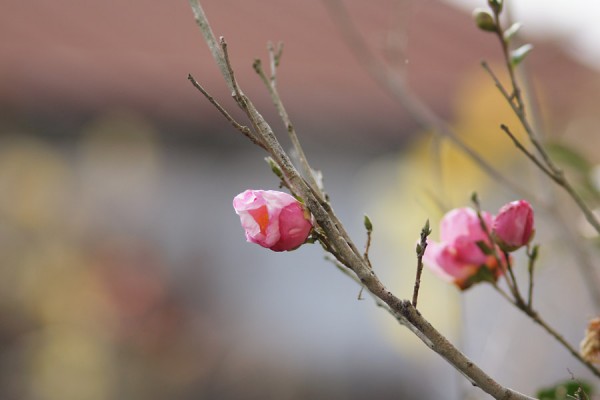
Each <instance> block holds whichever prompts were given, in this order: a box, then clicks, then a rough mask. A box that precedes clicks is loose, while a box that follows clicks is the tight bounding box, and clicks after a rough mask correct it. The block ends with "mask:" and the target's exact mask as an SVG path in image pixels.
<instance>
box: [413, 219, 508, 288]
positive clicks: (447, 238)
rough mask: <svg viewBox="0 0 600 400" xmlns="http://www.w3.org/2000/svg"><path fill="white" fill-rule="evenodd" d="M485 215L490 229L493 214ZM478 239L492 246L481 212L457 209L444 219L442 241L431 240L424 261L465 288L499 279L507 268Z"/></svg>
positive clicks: (438, 273)
mask: <svg viewBox="0 0 600 400" xmlns="http://www.w3.org/2000/svg"><path fill="white" fill-rule="evenodd" d="M481 216H482V219H483V220H484V222H485V224H486V226H487V227H488V229H489V227H490V226H491V225H492V223H493V217H492V216H491V215H490V214H489V213H486V212H483V213H482V214H481ZM477 242H483V243H484V244H485V245H486V246H487V247H489V248H492V245H491V243H490V240H489V238H488V237H487V234H486V233H485V231H484V230H483V229H482V228H481V222H480V220H479V217H478V216H477V212H475V210H473V209H471V208H457V209H454V210H452V211H450V212H448V213H447V214H446V215H445V216H444V217H443V218H442V221H441V223H440V242H439V243H436V242H433V241H428V243H427V249H426V250H425V255H424V257H423V260H424V261H425V263H426V264H427V266H428V267H429V268H430V269H431V271H432V272H433V273H435V274H436V275H438V276H439V277H441V278H442V279H445V280H447V281H449V282H452V283H454V284H455V285H456V286H458V287H459V288H460V289H461V290H464V289H467V288H468V287H469V286H471V285H472V284H474V283H476V282H479V281H481V280H485V279H488V280H489V279H494V280H495V279H497V278H498V277H499V276H500V275H502V273H503V272H504V268H498V265H497V262H496V259H495V257H494V256H493V255H489V254H485V253H484V252H483V251H482V250H481V248H480V247H479V245H478V244H477Z"/></svg>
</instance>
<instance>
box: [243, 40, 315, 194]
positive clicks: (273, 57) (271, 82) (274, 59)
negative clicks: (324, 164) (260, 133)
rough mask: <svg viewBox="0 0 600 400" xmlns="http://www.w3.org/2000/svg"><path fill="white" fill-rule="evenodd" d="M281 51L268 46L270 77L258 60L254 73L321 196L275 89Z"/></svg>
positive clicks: (254, 65)
mask: <svg viewBox="0 0 600 400" xmlns="http://www.w3.org/2000/svg"><path fill="white" fill-rule="evenodd" d="M281 51H282V49H281V47H280V49H279V51H278V53H275V52H274V50H273V48H272V45H271V46H269V59H270V64H271V77H270V78H267V76H266V74H265V72H264V70H263V68H262V63H261V61H260V60H255V61H254V64H253V67H254V70H255V71H256V73H257V74H258V76H260V78H261V80H262V81H263V82H264V84H265V86H266V87H267V89H268V90H269V94H270V95H271V100H272V101H273V104H274V105H275V108H276V109H277V112H278V113H279V117H280V118H281V120H282V121H283V124H284V125H285V127H286V129H287V132H288V135H289V137H290V140H291V141H292V145H293V146H294V149H295V150H296V154H298V159H299V161H300V168H301V170H302V172H303V175H304V177H305V178H306V179H307V181H308V183H309V185H310V186H311V187H312V188H313V190H314V191H315V192H316V193H317V194H319V196H320V197H323V194H322V193H321V189H320V188H319V185H317V181H316V180H315V177H314V174H313V172H312V169H311V167H310V165H309V164H308V159H307V158H306V155H305V154H304V149H303V148H302V146H301V145H300V141H299V140H298V136H297V135H296V130H295V129H294V125H293V124H292V121H291V119H290V117H289V115H288V113H287V111H286V109H285V106H284V105H283V101H282V100H281V96H280V95H279V91H278V90H277V79H276V74H277V66H278V65H279V60H280V58H281Z"/></svg>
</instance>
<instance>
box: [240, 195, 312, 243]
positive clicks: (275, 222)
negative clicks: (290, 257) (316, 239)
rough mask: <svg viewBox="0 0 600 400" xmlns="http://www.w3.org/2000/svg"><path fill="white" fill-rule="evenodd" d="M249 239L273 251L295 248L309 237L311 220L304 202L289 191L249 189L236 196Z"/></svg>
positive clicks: (243, 225) (247, 238)
mask: <svg viewBox="0 0 600 400" xmlns="http://www.w3.org/2000/svg"><path fill="white" fill-rule="evenodd" d="M233 208H234V209H235V212H236V214H238V215H239V216H240V219H241V222H242V227H243V228H244V230H245V231H246V240H247V241H249V242H252V243H256V244H259V245H261V246H262V247H266V248H269V249H271V250H273V251H285V250H294V249H295V248H297V247H298V246H300V245H301V244H302V243H304V242H305V241H306V238H307V237H308V234H309V233H310V230H311V229H312V224H311V222H310V214H308V212H307V211H306V210H305V209H304V207H303V206H302V204H301V203H300V202H299V201H298V200H296V199H295V198H294V197H292V196H290V195H289V194H287V193H283V192H277V191H274V190H246V191H245V192H243V193H240V194H238V195H237V196H235V198H234V199H233Z"/></svg>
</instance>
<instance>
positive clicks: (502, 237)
mask: <svg viewBox="0 0 600 400" xmlns="http://www.w3.org/2000/svg"><path fill="white" fill-rule="evenodd" d="M533 233H534V229H533V209H532V208H531V205H530V204H529V203H528V202H527V201H525V200H518V201H513V202H510V203H508V204H505V205H504V206H502V208H500V211H498V215H496V218H495V219H494V224H493V228H492V235H493V237H494V241H495V242H496V243H497V244H498V245H499V246H500V248H502V250H504V251H515V250H517V249H518V248H520V247H521V246H525V245H526V244H528V243H529V241H530V240H531V238H532V237H533Z"/></svg>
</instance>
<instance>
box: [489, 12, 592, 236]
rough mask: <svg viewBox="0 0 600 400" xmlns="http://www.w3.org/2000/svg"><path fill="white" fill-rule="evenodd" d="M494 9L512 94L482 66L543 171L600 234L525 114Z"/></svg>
mask: <svg viewBox="0 0 600 400" xmlns="http://www.w3.org/2000/svg"><path fill="white" fill-rule="evenodd" d="M492 11H493V14H494V22H495V26H496V30H495V33H496V36H497V37H498V39H499V41H500V46H501V48H502V55H503V57H504V61H505V64H506V68H507V70H508V73H509V77H510V82H511V86H512V94H510V95H509V94H508V91H507V90H506V89H505V88H504V86H503V85H502V84H501V83H500V80H499V79H498V78H497V77H496V75H495V74H494V73H493V71H492V70H491V68H490V67H489V66H488V65H487V63H485V62H483V63H482V66H483V67H484V69H485V70H486V71H487V72H488V73H489V74H490V76H491V77H492V79H493V80H494V82H495V84H496V87H498V89H499V90H500V92H501V93H502V95H503V96H504V98H505V99H506V100H507V102H508V104H509V105H510V106H511V108H512V109H513V111H514V113H515V115H516V116H517V118H518V119H519V121H520V122H521V125H522V126H523V128H524V129H525V132H526V133H527V136H528V137H529V141H530V142H531V143H532V144H533V146H534V147H535V149H536V150H537V152H538V153H539V155H540V156H541V157H542V160H543V163H544V164H545V166H546V167H547V168H544V169H542V171H544V172H545V173H546V174H547V175H548V176H549V177H550V178H551V179H552V180H553V181H554V182H555V183H556V184H558V185H559V186H561V187H562V188H563V189H564V190H565V191H566V192H567V193H568V194H569V196H571V198H572V199H573V200H574V201H575V203H576V204H577V206H578V207H579V208H580V209H581V211H582V212H583V214H584V216H585V219H586V220H587V221H588V222H589V223H590V225H592V226H593V227H594V229H595V230H596V231H597V232H598V233H599V234H600V221H598V218H596V216H595V215H594V213H593V212H592V211H591V210H590V208H589V207H588V205H587V204H586V203H585V202H584V201H583V199H582V198H581V196H580V195H579V194H578V193H577V191H575V189H574V188H573V187H572V186H571V184H570V183H569V181H568V180H567V179H566V178H565V176H564V173H563V171H562V170H561V169H560V168H558V167H557V166H556V165H555V164H554V162H553V161H552V159H551V158H550V156H549V155H548V153H547V152H546V150H545V149H544V147H543V146H542V144H541V143H540V141H539V140H538V139H537V135H536V133H535V131H534V130H533V128H532V127H531V124H530V123H529V120H528V119H527V116H526V114H525V103H524V101H523V98H522V92H521V89H520V87H519V85H518V82H517V79H516V76H515V68H514V65H513V63H512V60H511V57H510V54H509V48H508V43H507V41H506V40H505V39H504V29H503V28H502V24H501V23H500V11H499V10H498V9H495V8H493V7H492ZM513 99H514V101H513ZM536 159H537V157H536ZM535 164H536V165H537V166H538V167H540V163H538V162H536V163H535ZM547 171H550V172H551V174H548V172H547Z"/></svg>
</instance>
